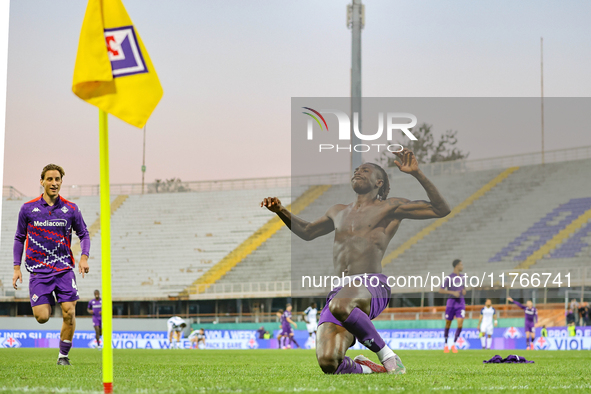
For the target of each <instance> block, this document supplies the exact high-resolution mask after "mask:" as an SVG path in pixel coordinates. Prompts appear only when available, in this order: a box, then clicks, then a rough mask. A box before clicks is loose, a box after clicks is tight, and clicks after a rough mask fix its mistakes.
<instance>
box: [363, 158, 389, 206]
mask: <svg viewBox="0 0 591 394" xmlns="http://www.w3.org/2000/svg"><path fill="white" fill-rule="evenodd" d="M367 164H371V165H372V166H374V167H375V168H377V169H378V172H379V173H380V179H381V180H382V181H384V183H383V184H382V187H380V190H378V197H379V198H380V200H382V201H383V200H385V199H386V198H387V197H388V193H390V179H389V178H388V174H386V171H385V170H384V169H383V168H382V167H380V166H379V165H377V164H376V163H367Z"/></svg>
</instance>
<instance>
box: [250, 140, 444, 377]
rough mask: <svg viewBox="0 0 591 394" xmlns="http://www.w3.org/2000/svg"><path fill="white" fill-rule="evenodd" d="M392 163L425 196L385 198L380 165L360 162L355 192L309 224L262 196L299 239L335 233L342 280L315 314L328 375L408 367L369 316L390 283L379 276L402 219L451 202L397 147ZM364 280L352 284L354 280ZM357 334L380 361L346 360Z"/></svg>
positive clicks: (383, 302) (386, 184)
mask: <svg viewBox="0 0 591 394" xmlns="http://www.w3.org/2000/svg"><path fill="white" fill-rule="evenodd" d="M395 155H396V156H397V157H398V159H399V161H396V162H395V163H396V166H397V167H398V169H399V170H400V171H401V172H403V173H407V174H409V175H411V176H413V177H414V178H415V179H416V180H417V181H418V182H419V183H420V184H421V186H422V187H423V189H424V190H425V192H426V193H427V196H428V198H429V201H424V200H417V201H410V200H407V199H405V198H399V197H393V198H388V193H389V192H390V181H389V179H388V174H387V173H386V171H384V169H383V168H382V167H380V166H379V165H377V164H373V163H364V164H362V165H360V166H359V167H358V168H356V169H355V171H354V173H353V176H352V178H351V187H352V188H353V191H354V192H355V194H356V199H355V201H353V202H351V203H349V204H336V205H334V206H332V207H331V208H329V210H328V211H327V212H326V213H325V214H324V215H323V216H322V217H321V218H319V219H318V220H316V221H314V222H308V221H306V220H303V219H301V218H299V217H297V216H295V215H292V213H291V212H290V211H289V210H287V209H286V208H285V207H284V206H282V205H281V201H280V200H279V199H278V198H277V197H268V198H265V199H263V201H262V203H261V206H264V207H266V208H267V209H269V210H270V211H271V212H275V213H276V214H277V216H279V218H280V219H281V220H282V221H283V222H284V223H285V225H286V226H287V227H289V229H290V230H291V231H292V232H293V233H294V234H295V235H297V236H298V237H300V238H301V239H303V240H304V241H311V240H313V239H315V238H318V237H321V236H323V235H327V234H329V233H331V232H333V231H334V232H335V234H334V242H333V268H334V273H335V275H336V276H339V277H341V276H344V277H345V279H346V280H345V282H346V283H342V284H341V286H339V287H336V288H334V289H333V290H332V291H331V292H330V293H329V295H328V297H327V300H326V305H325V306H324V308H323V309H322V312H321V313H320V319H319V321H318V333H317V340H316V358H317V360H318V365H319V366H320V368H321V369H322V371H323V372H324V373H326V374H360V373H374V372H388V373H394V374H403V373H405V372H406V368H405V367H404V365H403V364H402V361H401V360H400V357H399V356H398V355H396V354H395V353H394V352H393V351H392V349H390V348H389V347H388V346H387V344H386V342H385V341H384V339H383V338H382V337H381V336H380V334H379V333H378V331H377V330H376V328H375V326H374V325H373V323H372V322H371V320H372V319H375V318H376V317H377V316H379V314H380V313H382V311H383V310H384V309H385V308H386V307H387V306H388V302H389V301H390V295H391V288H390V286H388V283H387V279H388V278H387V277H386V276H385V275H384V274H382V258H383V257H384V253H385V252H386V249H387V247H388V244H389V243H390V241H391V240H392V238H393V237H394V235H395V234H396V231H397V230H398V228H399V227H400V224H401V222H402V220H404V219H433V218H440V217H444V216H446V215H448V214H449V212H450V208H449V206H448V205H447V203H446V201H445V199H444V198H443V197H442V196H441V194H440V193H439V191H438V190H437V188H436V187H435V185H433V183H432V182H431V181H430V180H429V179H428V178H427V177H426V176H425V174H423V172H422V171H421V170H420V169H419V165H418V162H417V160H416V158H415V156H414V154H413V153H412V151H410V150H408V149H404V150H403V151H401V152H397V153H395ZM358 279H361V280H362V284H363V285H362V286H359V287H357V286H355V285H353V286H351V283H352V282H353V281H354V280H357V282H358ZM355 340H358V341H359V342H360V343H363V344H364V345H365V347H367V348H368V349H369V350H371V351H372V352H374V353H376V355H377V357H378V359H379V360H380V362H381V364H382V365H380V364H377V363H374V362H373V361H371V360H369V359H367V358H365V357H363V356H357V357H356V358H355V359H354V360H351V359H350V358H349V357H347V356H346V352H347V350H348V349H349V348H350V347H351V346H352V345H353V344H354V343H355Z"/></svg>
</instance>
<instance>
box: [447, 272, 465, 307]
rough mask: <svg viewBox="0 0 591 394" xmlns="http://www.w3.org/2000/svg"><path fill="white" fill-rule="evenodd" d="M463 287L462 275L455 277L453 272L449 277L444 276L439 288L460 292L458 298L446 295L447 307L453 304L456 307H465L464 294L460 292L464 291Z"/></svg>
mask: <svg viewBox="0 0 591 394" xmlns="http://www.w3.org/2000/svg"><path fill="white" fill-rule="evenodd" d="M464 287H465V283H464V277H463V276H462V275H457V274H456V273H455V272H452V273H451V274H450V275H448V276H446V277H445V279H443V286H441V288H442V289H445V290H449V291H459V292H460V296H459V297H454V296H452V295H451V294H448V295H447V304H448V305H449V304H450V303H455V304H458V305H465V301H464V293H463V291H462V290H464Z"/></svg>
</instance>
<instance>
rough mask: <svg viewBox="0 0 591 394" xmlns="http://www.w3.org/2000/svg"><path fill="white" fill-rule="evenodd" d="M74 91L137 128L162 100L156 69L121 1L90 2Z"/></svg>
mask: <svg viewBox="0 0 591 394" xmlns="http://www.w3.org/2000/svg"><path fill="white" fill-rule="evenodd" d="M72 91H73V92H74V94H76V96H78V97H80V98H81V99H82V100H84V101H86V102H87V103H90V104H92V105H95V106H96V107H98V108H99V109H101V110H103V111H105V112H107V113H109V114H111V115H114V116H116V117H118V118H119V119H121V120H123V121H125V122H127V123H129V124H131V125H133V126H136V127H140V128H141V127H144V125H145V124H146V122H147V121H148V118H149V117H150V115H151V114H152V111H154V108H156V105H157V104H158V102H159V101H160V98H162V93H163V92H162V86H160V81H159V80H158V75H156V70H155V69H154V66H153V65H152V61H151V60H150V56H149V55H148V51H146V48H145V47H144V44H143V43H142V39H141V38H140V36H139V34H138V32H137V30H136V29H135V27H134V26H133V23H132V22H131V19H130V18H129V15H128V14H127V11H125V7H124V6H123V3H122V2H121V0H89V2H88V6H87V8H86V15H85V16H84V21H83V22H82V31H81V32H80V41H79V43H78V53H77V55H76V65H75V67H74V80H73V83H72Z"/></svg>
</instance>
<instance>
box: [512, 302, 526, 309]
mask: <svg viewBox="0 0 591 394" xmlns="http://www.w3.org/2000/svg"><path fill="white" fill-rule="evenodd" d="M513 303H514V304H515V305H517V306H518V307H520V308H521V309H523V310H525V305H523V304H520V303H519V302H518V301H515V300H513Z"/></svg>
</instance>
